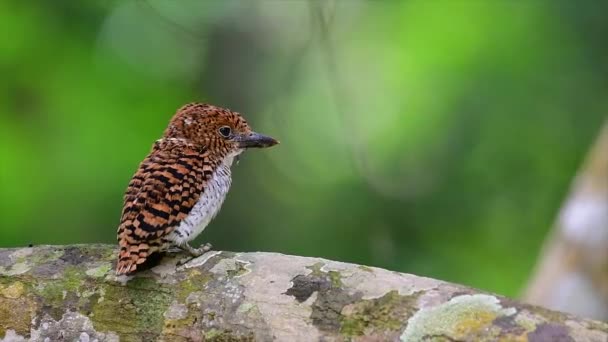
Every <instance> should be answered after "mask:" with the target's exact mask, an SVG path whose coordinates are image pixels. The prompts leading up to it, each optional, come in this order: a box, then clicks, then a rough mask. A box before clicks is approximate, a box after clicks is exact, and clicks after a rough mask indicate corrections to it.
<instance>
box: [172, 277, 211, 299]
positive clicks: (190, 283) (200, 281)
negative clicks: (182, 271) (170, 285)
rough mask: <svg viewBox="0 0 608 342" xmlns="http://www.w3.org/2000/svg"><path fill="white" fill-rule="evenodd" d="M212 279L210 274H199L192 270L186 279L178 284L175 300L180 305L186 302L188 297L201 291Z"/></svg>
mask: <svg viewBox="0 0 608 342" xmlns="http://www.w3.org/2000/svg"><path fill="white" fill-rule="evenodd" d="M211 279H212V277H211V274H209V273H208V272H205V273H201V272H200V271H199V270H197V269H192V270H191V271H190V272H189V273H188V275H187V277H186V279H184V280H183V281H181V282H179V284H178V288H177V297H176V298H177V300H178V301H179V302H181V303H183V302H185V301H186V298H188V296H189V295H190V294H191V293H193V292H196V291H202V290H203V289H204V287H205V284H207V283H208V282H209V281H210V280H211Z"/></svg>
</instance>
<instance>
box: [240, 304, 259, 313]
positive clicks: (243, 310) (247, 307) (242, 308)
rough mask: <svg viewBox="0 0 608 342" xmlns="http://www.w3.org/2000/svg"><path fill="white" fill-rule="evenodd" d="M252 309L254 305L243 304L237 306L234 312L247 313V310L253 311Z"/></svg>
mask: <svg viewBox="0 0 608 342" xmlns="http://www.w3.org/2000/svg"><path fill="white" fill-rule="evenodd" d="M254 307H255V304H253V303H243V304H241V305H239V307H238V308H237V309H236V312H238V313H247V312H249V310H251V309H253V308H254Z"/></svg>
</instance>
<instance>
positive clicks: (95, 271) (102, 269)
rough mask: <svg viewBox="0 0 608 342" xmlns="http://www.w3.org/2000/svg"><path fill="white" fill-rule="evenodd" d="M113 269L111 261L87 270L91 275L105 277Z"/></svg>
mask: <svg viewBox="0 0 608 342" xmlns="http://www.w3.org/2000/svg"><path fill="white" fill-rule="evenodd" d="M111 269H112V265H110V264H109V263H103V264H101V265H99V266H97V267H93V268H90V269H88V270H86V271H85V273H86V274H87V275H88V276H89V277H94V278H101V277H104V276H105V275H106V274H108V272H109V271H110V270H111Z"/></svg>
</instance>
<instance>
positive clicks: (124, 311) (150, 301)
mask: <svg viewBox="0 0 608 342" xmlns="http://www.w3.org/2000/svg"><path fill="white" fill-rule="evenodd" d="M102 291H103V292H104V296H103V300H100V301H99V303H94V304H93V308H92V315H91V320H92V321H93V326H94V327H95V329H96V330H97V331H114V332H116V333H117V334H118V335H119V336H120V338H121V341H123V340H124V341H130V340H141V339H156V338H157V337H158V336H159V335H160V333H161V330H162V327H163V323H164V317H163V314H164V312H165V311H166V310H167V308H168V307H169V304H170V301H171V293H170V292H169V291H168V290H167V289H166V288H165V287H164V286H162V284H159V283H157V282H156V281H155V280H154V279H152V278H145V277H136V278H134V279H132V280H130V281H129V282H128V283H127V285H126V286H121V285H120V284H117V283H108V284H106V285H104V286H103V290H102Z"/></svg>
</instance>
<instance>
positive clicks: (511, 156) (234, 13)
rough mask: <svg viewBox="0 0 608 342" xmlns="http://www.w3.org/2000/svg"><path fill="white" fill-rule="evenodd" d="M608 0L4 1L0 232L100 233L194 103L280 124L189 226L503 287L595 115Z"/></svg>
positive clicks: (108, 229)
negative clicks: (202, 220) (218, 208)
mask: <svg viewBox="0 0 608 342" xmlns="http://www.w3.org/2000/svg"><path fill="white" fill-rule="evenodd" d="M607 4H608V3H606V2H600V1H594V2H592V1H589V2H583V3H576V4H575V3H572V2H570V1H565V0H563V1H540V2H531V1H530V2H527V1H526V2H524V1H512V2H511V1H504V2H503V1H430V2H427V1H358V0H348V1H346V0H343V1H312V2H308V1H295V0H294V1H290V0H284V1H282V0H277V1H245V0H242V1H179V2H177V1H160V0H140V1H126V0H121V1H111V0H107V1H90V2H77V1H76V2H75V1H64V0H55V1H41V2H29V1H2V2H0V28H1V30H2V32H3V34H2V35H0V49H1V50H0V75H1V79H2V81H1V82H0V177H1V178H0V181H1V186H0V226H1V229H0V247H8V246H23V245H28V244H68V243H92V242H105V243H114V242H115V233H116V227H117V223H118V220H119V216H120V210H121V206H122V194H123V191H124V190H125V187H126V185H127V183H128V181H129V179H130V178H131V176H132V174H133V172H134V171H135V169H136V167H137V165H138V163H139V162H140V161H141V160H142V159H143V157H144V156H145V155H146V154H147V152H148V151H149V149H150V147H151V145H152V143H153V142H154V140H156V139H158V138H159V137H160V135H161V134H162V131H163V130H164V128H165V126H166V124H167V122H168V120H169V118H170V117H171V115H173V113H174V112H175V110H176V109H177V108H178V107H179V106H181V105H183V104H184V103H187V102H192V101H204V102H209V103H213V104H216V105H220V106H225V107H228V108H231V109H233V110H236V111H239V112H241V113H243V114H244V115H245V117H246V118H247V119H248V121H249V122H250V123H251V124H252V126H253V127H254V128H255V129H256V130H258V131H260V132H264V133H267V134H270V135H273V136H276V137H277V138H279V139H280V140H281V142H282V143H281V145H279V146H277V147H276V148H273V149H270V150H264V151H252V152H249V153H247V154H246V155H244V157H243V158H242V160H241V162H240V164H239V165H238V166H237V167H235V168H234V173H233V177H234V182H233V188H232V190H231V192H230V194H229V196H228V198H227V200H226V202H225V204H224V207H223V210H222V212H221V213H220V215H219V216H218V217H217V218H216V220H215V221H214V222H213V223H212V224H211V225H210V226H209V227H208V229H207V230H206V231H205V232H204V233H203V236H202V238H200V239H199V241H200V242H202V241H209V242H212V243H213V244H214V247H216V248H217V249H225V250H233V251H258V250H260V251H273V252H281V253H288V254H298V255H305V256H319V257H325V258H330V259H335V260H341V261H347V262H354V263H361V264H365V265H373V266H379V267H384V268H388V269H392V270H396V271H402V272H408V273H414V274H418V275H424V276H430V277H435V278H440V279H444V280H448V281H453V282H458V283H462V284H466V285H470V286H474V287H477V288H481V289H485V290H489V291H493V292H498V293H501V294H505V295H510V296H517V295H519V294H520V293H521V291H522V289H523V287H524V286H525V284H526V282H527V280H528V278H529V277H530V274H531V271H532V269H533V266H534V264H535V262H536V259H537V257H538V256H539V254H540V250H541V246H542V243H543V239H544V237H545V236H546V234H547V233H548V232H549V230H550V228H551V225H552V223H553V222H554V220H555V218H556V215H557V213H558V211H559V208H560V206H561V204H562V202H563V201H564V198H565V197H566V195H567V194H568V190H569V186H570V184H571V182H572V179H573V177H574V176H575V174H576V172H577V170H578V169H579V167H580V165H581V162H582V161H583V159H584V157H585V155H586V153H587V151H588V149H589V148H590V146H591V144H592V143H593V141H594V139H595V137H596V135H597V134H598V132H599V130H600V126H601V123H602V122H603V120H604V118H605V117H606V113H608V96H607V93H608V92H607V90H608V63H607V61H608V58H607V53H608V44H606V37H607V36H608V21H607V20H606V19H605V18H606V15H605V14H606V13H608V6H607Z"/></svg>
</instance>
